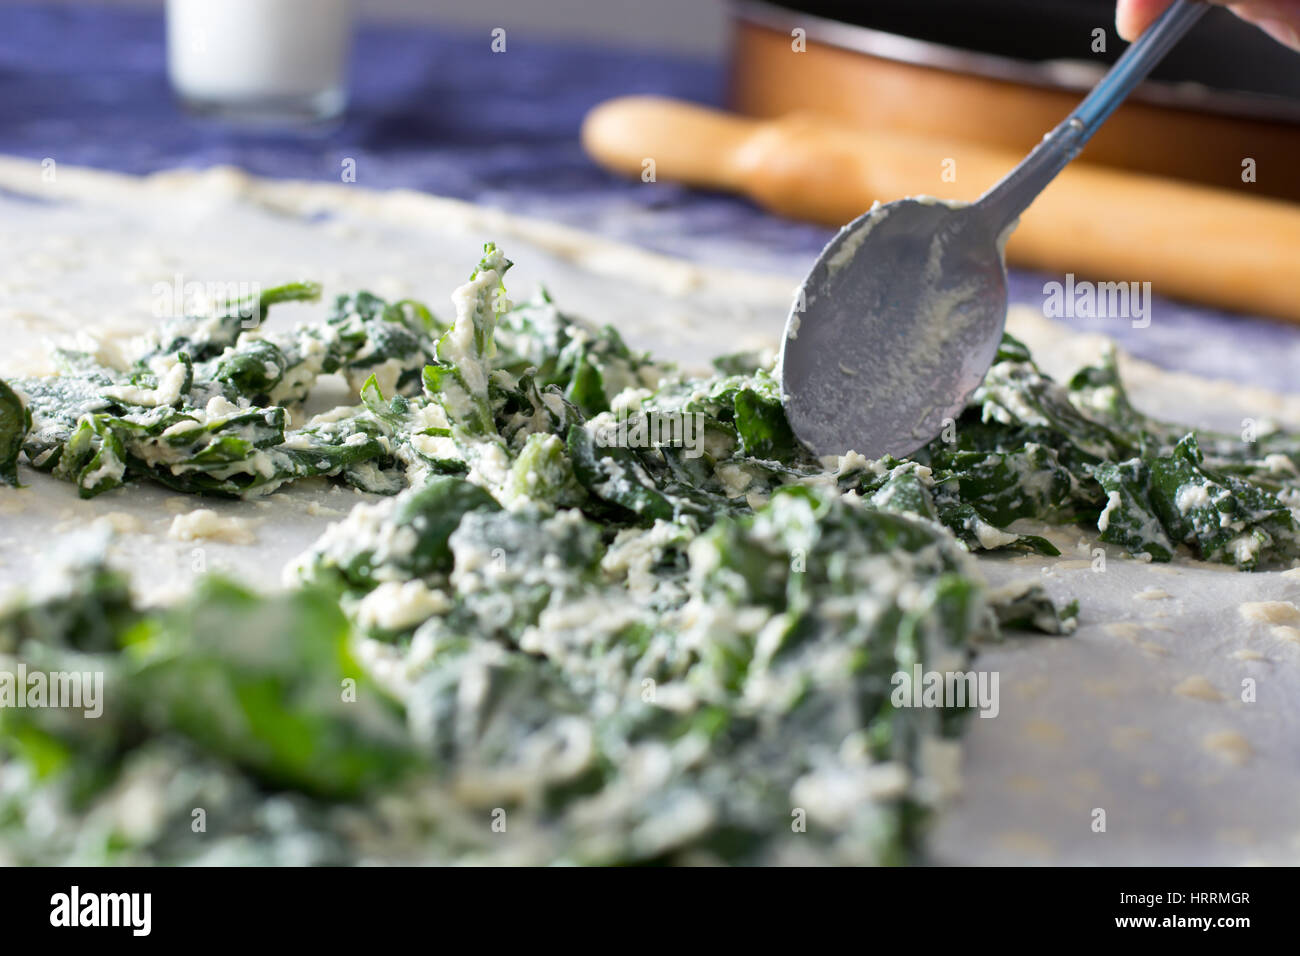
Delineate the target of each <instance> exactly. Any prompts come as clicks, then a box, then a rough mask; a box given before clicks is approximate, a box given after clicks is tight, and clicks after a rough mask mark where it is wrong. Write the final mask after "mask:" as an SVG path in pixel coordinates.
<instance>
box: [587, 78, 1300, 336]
mask: <svg viewBox="0 0 1300 956" xmlns="http://www.w3.org/2000/svg"><path fill="white" fill-rule="evenodd" d="M582 142H583V145H584V146H585V147H586V149H587V152H588V153H590V154H591V156H592V157H593V158H594V159H595V160H596V161H597V162H599V163H601V164H602V165H604V166H606V167H608V168H609V169H612V170H615V171H617V172H621V173H625V174H628V175H632V176H637V177H643V174H645V176H647V177H648V172H647V171H648V170H649V169H650V168H651V167H650V164H649V162H647V161H649V160H653V164H654V165H653V172H654V175H655V177H656V178H657V179H665V180H675V181H680V182H685V183H690V184H692V185H695V186H702V187H707V188H712V189H722V190H727V191H731V192H737V193H743V194H744V195H747V196H749V197H751V198H752V199H754V200H755V201H757V202H758V203H759V204H761V205H763V206H765V207H767V208H768V209H771V210H772V211H774V212H777V213H780V214H781V215H785V216H790V217H792V218H795V219H808V220H812V221H814V222H820V223H825V224H827V225H835V226H839V225H843V224H845V223H847V222H849V221H850V220H851V219H854V218H855V217H857V216H859V215H860V214H861V213H863V212H864V211H866V210H867V209H868V208H870V206H871V204H872V203H873V202H875V201H876V200H880V201H882V202H887V201H889V200H892V199H899V198H902V197H904V196H917V195H930V196H938V197H939V198H942V199H962V200H972V199H975V198H976V197H977V196H979V195H980V194H981V193H982V192H984V190H985V189H987V188H988V187H989V186H991V185H992V184H993V183H994V182H996V181H997V180H998V179H1000V178H1001V177H1002V176H1003V175H1005V174H1006V173H1007V172H1008V171H1009V170H1010V169H1011V168H1012V167H1014V166H1015V165H1016V163H1018V162H1019V161H1020V160H1021V159H1022V158H1023V157H1021V156H1015V155H1011V154H1010V153H1005V152H1002V151H999V150H996V149H990V148H988V147H985V146H979V145H973V144H971V143H967V142H958V141H955V140H954V141H943V140H938V139H933V138H920V137H913V136H907V135H899V134H895V133H889V134H880V133H871V132H866V131H863V130H859V129H852V128H847V127H843V126H838V125H835V124H834V123H833V122H832V121H829V120H827V119H825V118H823V117H814V116H807V115H790V116H786V117H783V118H781V119H778V120H767V121H759V120H751V119H748V118H745V117H741V116H736V115H734V114H730V113H724V112H720V111H718V110H713V109H706V108H704V107H700V106H695V105H692V104H688V103H682V102H679V101H675V100H669V99H662V98H658V97H643V96H634V97H626V98H622V99H616V100H610V101H609V102H606V103H603V104H601V105H600V106H597V107H596V108H595V109H593V110H592V111H591V112H590V113H589V114H588V115H587V118H586V121H585V123H584V124H583V128H582ZM1085 155H1086V153H1085ZM1250 188H1251V187H1250V185H1249V184H1247V183H1243V184H1242V187H1241V190H1240V192H1234V191H1229V190H1226V189H1214V188H1210V187H1206V186H1196V185H1191V184H1187V183H1182V182H1178V181H1175V180H1170V179H1163V178H1160V177H1156V176H1147V175H1142V174H1138V173H1131V172H1124V171H1120V170H1113V169H1105V168H1101V167H1090V166H1088V165H1086V164H1079V163H1075V164H1074V165H1071V166H1070V167H1068V168H1067V169H1066V170H1065V172H1063V173H1062V174H1061V175H1060V176H1059V177H1058V178H1057V180H1056V181H1055V182H1054V183H1053V184H1052V185H1051V186H1049V187H1048V188H1047V190H1046V191H1045V192H1044V193H1043V194H1042V195H1041V196H1039V198H1038V200H1037V201H1036V202H1035V203H1034V205H1033V206H1032V207H1030V209H1029V211H1028V212H1026V213H1025V215H1024V217H1023V219H1022V220H1021V223H1020V226H1019V227H1018V228H1017V229H1016V231H1015V233H1014V234H1013V235H1012V238H1011V241H1010V243H1009V244H1008V246H1007V258H1008V260H1009V261H1011V262H1012V263H1014V264H1016V265H1019V266H1023V267H1026V268H1030V269H1038V270H1042V271H1044V272H1048V273H1054V274H1057V275H1063V274H1064V273H1074V274H1075V275H1076V276H1077V277H1079V278H1088V279H1093V280H1097V281H1104V282H1150V283H1151V289H1152V291H1153V292H1154V293H1155V294H1157V295H1166V296H1172V297H1175V298H1182V299H1190V300H1193V301H1196V302H1203V303H1207V304H1210V305H1214V306H1218V307H1220V308H1223V309H1228V310H1233V311H1242V312H1250V313H1258V314H1261V315H1273V316H1277V317H1279V318H1284V319H1289V320H1291V321H1296V322H1300V205H1296V204H1293V203H1288V202H1285V201H1282V200H1276V199H1261V198H1257V197H1254V196H1250V195H1247V193H1248V192H1249V190H1250Z"/></svg>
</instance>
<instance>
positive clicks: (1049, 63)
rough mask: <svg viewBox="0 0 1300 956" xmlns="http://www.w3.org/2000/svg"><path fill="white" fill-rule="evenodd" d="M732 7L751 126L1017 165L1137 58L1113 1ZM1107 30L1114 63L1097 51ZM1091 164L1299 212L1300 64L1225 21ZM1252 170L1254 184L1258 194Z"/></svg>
mask: <svg viewBox="0 0 1300 956" xmlns="http://www.w3.org/2000/svg"><path fill="white" fill-rule="evenodd" d="M731 9H732V13H733V19H734V24H735V29H734V37H733V46H732V61H731V84H730V97H731V102H732V105H733V106H734V107H735V108H736V109H737V110H739V111H740V112H742V113H746V114H748V115H751V116H760V117H771V116H779V115H783V114H786V113H790V112H795V111H800V110H806V111H813V112H817V113H821V114H824V115H827V116H831V117H834V118H836V119H839V120H843V121H846V122H848V123H851V124H855V125H859V126H864V127H867V128H871V129H877V130H898V131H902V132H909V133H916V134H922V135H924V134H938V135H943V136H957V137H960V138H963V139H969V140H971V141H974V142H979V143H984V144H987V145H992V146H999V147H1004V148H1007V149H1011V150H1014V151H1016V152H1027V151H1028V150H1029V149H1031V148H1032V147H1033V146H1034V144H1035V143H1037V142H1038V141H1039V140H1040V139H1041V138H1042V136H1043V134H1044V133H1046V132H1047V131H1048V130H1049V129H1051V128H1052V127H1053V126H1055V125H1056V124H1057V123H1058V122H1060V120H1061V119H1062V118H1063V117H1064V116H1065V115H1066V114H1067V113H1068V112H1069V111H1070V110H1071V109H1072V108H1073V107H1074V106H1075V105H1076V104H1077V102H1078V100H1079V98H1080V96H1081V95H1082V94H1083V93H1084V92H1086V91H1087V90H1088V89H1090V88H1091V86H1092V85H1093V84H1094V83H1095V82H1096V81H1097V79H1098V78H1099V77H1100V76H1101V75H1102V74H1103V73H1104V72H1105V70H1106V69H1107V67H1108V66H1109V65H1110V63H1112V62H1113V61H1114V60H1115V59H1116V58H1117V57H1118V56H1119V54H1120V53H1122V52H1123V49H1124V48H1125V46H1126V44H1125V43H1124V42H1123V41H1122V40H1120V39H1119V37H1118V36H1117V35H1116V33H1115V32H1114V23H1113V20H1114V4H1113V2H1112V0H1054V2H1053V3H1047V4H1045V3H1041V2H1035V0H983V2H980V3H972V2H970V0H877V2H873V3H869V4H855V5H853V6H852V10H851V11H850V12H849V13H847V14H846V13H845V5H842V4H830V3H824V2H823V3H816V2H802V3H795V2H791V3H772V2H765V0H733V2H732V4H731ZM846 16H849V17H851V18H852V19H844V17H846ZM797 30H802V31H803V33H802V36H803V37H804V38H805V39H806V50H805V51H804V52H797V51H796V49H795V46H796V44H795V42H794V39H793V38H794V35H795V31H797ZM1098 30H1100V31H1102V33H1101V39H1102V40H1103V41H1104V50H1097V51H1096V52H1094V48H1095V47H1096V46H1097V45H1099V43H1098V35H1097V33H1096V32H1095V31H1098ZM1084 159H1085V160H1086V161H1088V162H1093V163H1099V164H1102V165H1108V166H1116V167H1120V168H1124V169H1131V170H1136V171H1139V172H1147V173H1156V174H1160V175H1167V176H1174V177H1177V178H1181V179H1186V180H1189V181H1193V182H1200V183H1206V184H1209V185H1215V186H1221V187H1225V188H1233V189H1238V190H1240V189H1249V190H1251V191H1252V192H1257V193H1260V194H1265V195H1273V196H1279V197H1283V198H1287V199H1292V200H1300V177H1296V176H1295V175H1294V170H1295V168H1296V166H1297V161H1298V160H1300V54H1297V53H1295V52H1293V51H1291V50H1288V49H1286V48H1285V47H1283V46H1281V45H1280V44H1277V43H1275V42H1274V41H1272V40H1271V39H1269V38H1268V37H1267V36H1265V35H1264V34H1263V33H1262V32H1260V31H1258V30H1256V29H1255V28H1253V27H1251V26H1249V25H1248V24H1245V23H1243V22H1241V21H1240V20H1238V19H1237V18H1236V17H1234V16H1233V15H1232V14H1230V13H1228V12H1227V11H1225V10H1212V11H1210V13H1209V14H1207V16H1206V17H1205V19H1204V20H1203V21H1202V22H1201V23H1200V24H1199V25H1198V26H1197V28H1196V29H1195V30H1194V31H1193V32H1192V34H1190V35H1189V36H1188V37H1187V38H1186V39H1185V40H1184V42H1183V43H1182V44H1180V46H1179V47H1178V48H1177V49H1176V50H1175V51H1174V52H1173V53H1171V54H1170V56H1169V57H1168V58H1167V59H1166V61H1165V62H1164V63H1162V64H1161V66H1160V68H1159V69H1158V70H1157V71H1156V72H1155V73H1153V75H1152V79H1150V80H1148V81H1147V82H1146V83H1145V84H1143V86H1142V87H1141V88H1140V89H1139V90H1138V91H1137V92H1136V93H1135V94H1134V96H1133V97H1132V99H1131V100H1130V101H1129V102H1128V103H1126V104H1125V105H1124V106H1123V107H1122V108H1121V109H1120V110H1119V111H1118V112H1117V113H1116V114H1115V116H1114V117H1112V118H1111V120H1109V121H1108V123H1107V125H1106V126H1105V127H1104V128H1103V129H1102V131H1101V132H1100V133H1099V134H1098V135H1097V137H1096V138H1095V139H1094V140H1093V141H1092V143H1090V144H1089V146H1088V148H1087V149H1086V150H1085V152H1084ZM1248 160H1253V163H1248V162H1247V161H1248ZM1246 165H1249V166H1250V167H1251V168H1252V170H1253V171H1254V181H1249V182H1248V181H1243V169H1244V168H1245V166H1246Z"/></svg>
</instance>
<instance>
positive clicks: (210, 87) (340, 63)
mask: <svg viewBox="0 0 1300 956" xmlns="http://www.w3.org/2000/svg"><path fill="white" fill-rule="evenodd" d="M351 27H352V17H351V3H350V0H167V69H168V73H169V74H170V76H171V82H172V86H173V88H174V89H175V90H176V93H177V95H178V96H179V97H180V98H181V101H182V102H184V103H185V104H186V105H187V106H188V107H190V108H191V109H193V110H196V111H198V112H201V113H209V114H215V115H219V116H224V117H227V118H230V119H243V120H250V121H266V122H294V121H299V122H301V121H314V120H323V119H329V118H331V117H334V116H337V115H339V114H340V113H341V112H343V107H344V106H345V104H346V102H347V76H346V73H347V70H346V68H347V56H348V47H349V41H350V39H351Z"/></svg>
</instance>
